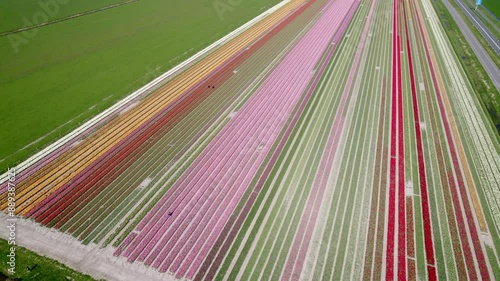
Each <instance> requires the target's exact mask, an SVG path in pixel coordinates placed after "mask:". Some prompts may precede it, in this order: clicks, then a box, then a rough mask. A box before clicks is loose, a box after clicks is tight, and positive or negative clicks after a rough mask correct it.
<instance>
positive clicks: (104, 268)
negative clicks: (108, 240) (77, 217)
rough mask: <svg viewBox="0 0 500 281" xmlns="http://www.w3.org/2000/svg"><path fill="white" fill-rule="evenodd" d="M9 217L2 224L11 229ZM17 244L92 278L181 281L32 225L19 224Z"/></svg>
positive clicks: (2, 233)
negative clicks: (8, 222)
mask: <svg viewBox="0 0 500 281" xmlns="http://www.w3.org/2000/svg"><path fill="white" fill-rule="evenodd" d="M6 219H7V216H6V214H4V213H0V222H1V224H2V225H7V221H6ZM16 228H17V229H16V233H17V236H16V242H17V244H18V245H19V246H22V247H25V248H28V249H29V250H32V251H34V252H37V253H38V254H40V255H43V256H46V257H49V258H52V259H56V260H58V261H60V262H62V263H64V264H65V265H67V266H69V267H71V268H73V269H75V270H77V271H80V272H83V273H85V274H89V275H90V276H92V277H93V278H95V279H105V280H120V281H128V280H130V281H136V280H145V278H146V279H147V280H151V281H160V280H178V279H175V278H174V277H173V276H172V275H169V274H166V273H164V274H161V273H159V272H157V271H155V270H152V269H149V268H146V267H145V266H142V265H141V264H139V263H137V264H133V265H131V264H129V263H127V262H126V260H125V259H124V258H115V257H113V255H112V251H113V249H111V248H104V249H98V248H97V247H96V246H84V245H82V244H81V243H80V242H79V241H78V240H76V239H75V238H73V237H72V236H70V235H67V234H63V233H60V232H57V231H55V230H53V229H48V228H45V227H41V226H39V225H37V224H35V223H33V222H31V221H28V220H24V219H20V220H18V221H17V223H16ZM8 231H9V230H8V228H6V227H0V237H1V238H3V239H6V238H7V236H8V234H9V233H8Z"/></svg>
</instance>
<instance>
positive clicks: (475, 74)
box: [432, 0, 500, 138]
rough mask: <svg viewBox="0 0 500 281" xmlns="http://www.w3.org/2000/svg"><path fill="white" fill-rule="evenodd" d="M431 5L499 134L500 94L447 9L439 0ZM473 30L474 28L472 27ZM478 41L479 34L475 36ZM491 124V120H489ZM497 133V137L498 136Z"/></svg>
mask: <svg viewBox="0 0 500 281" xmlns="http://www.w3.org/2000/svg"><path fill="white" fill-rule="evenodd" d="M432 5H433V6H434V9H435V10H436V12H437V14H438V15H439V20H440V21H441V24H442V25H443V28H444V30H445V32H446V34H447V35H448V38H449V40H450V42H451V44H452V46H453V49H454V50H455V53H456V54H457V55H458V58H459V60H460V63H461V64H462V67H463V68H464V69H465V73H466V74H467V77H468V78H469V81H470V82H471V84H472V86H473V88H474V91H475V93H476V95H477V96H478V99H479V101H480V103H481V106H482V107H483V110H485V111H486V112H487V113H488V116H489V117H490V120H491V121H492V123H493V124H492V126H495V128H496V130H497V133H499V134H500V94H499V92H498V91H497V90H496V88H495V86H494V85H493V83H492V81H491V79H490V77H489V76H488V74H487V73H486V71H485V70H484V68H483V66H482V65H481V63H480V62H479V60H478V59H477V57H476V55H475V54H474V52H473V51H472V49H471V47H470V46H469V44H468V43H467V41H466V40H465V37H464V35H463V34H462V32H461V31H460V28H459V27H458V25H457V24H456V22H455V21H454V20H453V18H452V16H451V15H450V13H449V11H448V10H447V9H446V7H445V6H444V4H443V3H442V2H441V1H436V0H434V1H432ZM472 29H473V31H474V30H475V28H472ZM476 37H477V38H478V39H479V40H480V41H481V39H482V37H481V36H476ZM490 125H491V122H490ZM499 134H497V138H498V137H499Z"/></svg>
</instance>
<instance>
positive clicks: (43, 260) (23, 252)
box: [0, 239, 95, 281]
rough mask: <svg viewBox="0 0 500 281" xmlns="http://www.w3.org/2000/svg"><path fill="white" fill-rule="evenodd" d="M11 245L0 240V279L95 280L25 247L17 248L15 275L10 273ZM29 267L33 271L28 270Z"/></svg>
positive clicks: (23, 280)
mask: <svg viewBox="0 0 500 281" xmlns="http://www.w3.org/2000/svg"><path fill="white" fill-rule="evenodd" d="M10 247H11V246H10V245H8V243H7V241H6V240H4V239H0V263H1V266H0V272H1V274H0V279H2V274H3V275H5V276H8V277H9V278H15V280H22V281H25V280H51V281H57V280H61V281H62V280H75V281H80V280H81V281H87V280H89V281H90V280H95V279H93V278H92V277H90V276H89V275H84V274H82V273H80V272H77V271H75V270H73V269H71V268H69V267H67V266H65V265H64V264H62V263H60V262H58V261H56V260H53V259H50V258H47V257H44V256H40V255H38V254H37V253H35V252H32V251H30V250H28V249H26V248H23V247H16V266H15V274H14V275H10V274H9V273H8V269H9V265H8V264H7V261H8V260H7V255H8V254H9V253H10ZM28 267H29V268H31V270H28Z"/></svg>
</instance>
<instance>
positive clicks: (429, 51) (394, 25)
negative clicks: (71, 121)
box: [0, 0, 500, 280]
mask: <svg viewBox="0 0 500 281" xmlns="http://www.w3.org/2000/svg"><path fill="white" fill-rule="evenodd" d="M497 134H498V133H497V131H496V130H495V128H494V127H493V125H492V122H491V121H490V120H489V117H488V116H487V114H486V113H485V112H484V111H483V108H482V107H481V105H480V103H479V100H478V99H477V95H476V93H475V92H474V89H473V88H472V86H471V84H470V82H469V80H468V78H467V75H466V73H465V72H464V70H463V68H462V66H461V64H460V62H459V60H458V58H457V56H456V54H455V52H454V50H453V48H452V46H451V44H450V41H449V39H448V38H447V35H446V33H445V31H444V29H443V27H442V26H441V23H440V21H439V15H438V14H436V12H435V11H434V9H433V7H432V3H431V0H287V1H284V2H282V3H281V4H280V6H279V7H278V8H276V9H274V10H273V11H272V12H269V14H267V15H266V16H265V17H263V18H262V19H260V20H259V21H257V22H256V23H254V24H252V25H251V26H249V27H248V28H246V29H244V30H243V31H241V32H240V33H239V34H237V35H235V36H233V37H232V38H230V39H229V40H227V41H226V42H225V43H224V44H220V45H219V46H218V47H217V48H215V49H214V50H212V51H210V52H208V53H207V54H206V55H204V56H201V57H200V58H198V59H197V60H196V61H195V62H194V63H191V64H190V65H189V66H187V67H185V68H183V69H182V70H180V71H178V72H177V73H175V75H173V76H172V77H171V78H169V79H168V80H167V81H166V82H164V84H162V85H161V86H160V87H157V88H155V89H154V90H152V91H151V93H150V94H148V95H145V96H140V97H137V98H133V99H130V100H129V101H127V102H126V103H124V104H122V105H120V106H116V107H115V109H114V110H113V112H112V113H111V114H109V115H107V116H106V117H105V118H102V119H100V120H98V122H95V123H92V125H89V126H86V127H85V129H82V130H78V131H77V132H76V133H73V134H72V135H71V136H68V137H66V138H65V141H64V142H61V143H60V144H59V145H57V146H54V147H52V148H51V149H50V150H46V153H45V154H43V155H42V156H43V157H42V156H41V157H39V158H37V160H36V161H32V162H30V163H29V165H23V164H21V165H23V166H22V169H19V171H18V175H17V176H16V180H17V185H16V212H17V215H18V216H20V217H22V218H23V219H24V220H28V221H31V222H34V223H36V224H37V225H39V226H43V227H44V228H50V229H55V230H57V231H59V232H61V233H66V234H69V235H71V236H73V237H74V240H75V241H79V242H78V243H81V244H82V245H86V246H85V247H94V248H95V249H109V251H106V253H108V257H109V259H110V260H111V261H113V262H116V263H127V264H129V263H130V264H133V265H134V266H136V268H148V269H151V270H153V271H156V272H158V273H159V274H160V275H161V276H164V278H165V280H173V279H189V280H263V279H265V280H268V279H270V280H350V279H353V280H381V279H386V280H423V279H428V280H438V279H439V280H495V279H500V234H499V233H500V154H499V153H500V142H499V138H498V135H497ZM7 187H8V186H7V183H6V182H4V183H2V184H1V189H0V192H1V193H0V200H1V201H0V204H1V208H2V209H4V210H5V209H6V208H7V202H8V200H7V193H8V192H7ZM68 255H71V253H68ZM145 280H146V279H145Z"/></svg>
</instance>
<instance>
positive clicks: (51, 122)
mask: <svg viewBox="0 0 500 281" xmlns="http://www.w3.org/2000/svg"><path fill="white" fill-rule="evenodd" d="M194 2H196V3H193V2H192V1H190V2H189V1H165V0H140V1H138V2H134V3H131V4H128V5H123V6H120V7H117V8H113V9H109V10H105V11H102V12H98V13H94V14H90V15H87V16H83V17H79V18H75V19H71V20H68V21H64V22H60V23H56V24H52V25H48V26H44V27H41V28H38V29H33V30H30V31H27V32H25V33H16V34H14V35H10V36H3V37H0V97H1V98H2V103H1V105H0V120H2V122H1V124H0V132H1V135H2V138H1V139H0V170H2V171H4V170H5V169H6V167H8V166H12V165H14V164H16V163H19V162H20V161H21V160H23V159H25V158H27V157H29V156H30V155H32V154H33V153H34V152H36V151H37V150H39V149H40V148H43V147H44V146H46V145H47V144H49V143H51V142H53V141H54V140H56V139H57V138H59V137H60V136H62V135H64V134H65V133H67V132H69V131H70V130H71V129H73V128H75V127H76V126H78V125H79V124H80V123H82V122H83V121H85V120H87V119H89V118H90V117H92V116H94V115H96V114H97V113H98V112H101V111H103V110H104V109H106V108H107V107H109V106H111V105H112V104H113V103H115V102H116V101H118V100H120V99H121V98H123V97H124V96H126V95H127V94H129V93H131V92H133V91H134V90H135V89H137V88H139V87H140V86H142V85H144V84H146V83H147V82H149V81H151V80H152V79H153V78H155V77H156V76H158V75H160V74H161V73H163V72H165V71H167V70H168V69H170V68H172V67H173V66H174V65H176V64H178V63H179V62H181V61H182V60H184V59H186V58H188V57H189V56H191V55H193V54H194V53H196V52H197V51H199V50H200V49H202V48H204V47H206V46H208V45H209V44H211V43H212V42H214V41H216V40H217V39H218V38H221V37H222V36H224V35H225V34H227V33H228V32H230V31H231V30H234V29H236V28H237V27H238V26H240V25H242V24H244V23H245V22H247V21H248V20H250V19H251V18H253V17H255V16H256V15H258V14H259V13H261V12H262V11H263V10H264V9H267V8H269V7H271V6H272V5H274V4H276V3H277V2H279V0H253V1H241V3H240V4H238V5H236V6H231V4H229V3H230V2H228V1H226V0H216V1H215V2H214V1H211V0H196V1H194ZM6 3H11V5H14V6H15V4H12V3H14V1H7V2H6ZM86 3H87V2H86ZM215 3H218V4H219V6H218V7H219V10H218V9H216V8H215V7H214V4H215ZM221 3H222V4H221ZM108 4H109V3H108ZM16 5H17V4H16ZM19 5H20V4H19ZM88 5H89V6H88V7H89V9H90V8H91V7H93V8H95V5H96V2H95V1H91V2H88ZM192 7H196V9H193V8H192ZM220 7H225V8H226V9H225V10H221V8H220ZM12 9H14V8H12ZM75 9H76V8H75ZM79 9H80V10H84V7H82V6H80V7H79ZM87 10H88V9H87ZM221 11H223V12H222V13H221ZM221 15H222V16H221ZM10 22H14V20H10ZM26 35H28V36H26ZM13 36H15V37H13Z"/></svg>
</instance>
